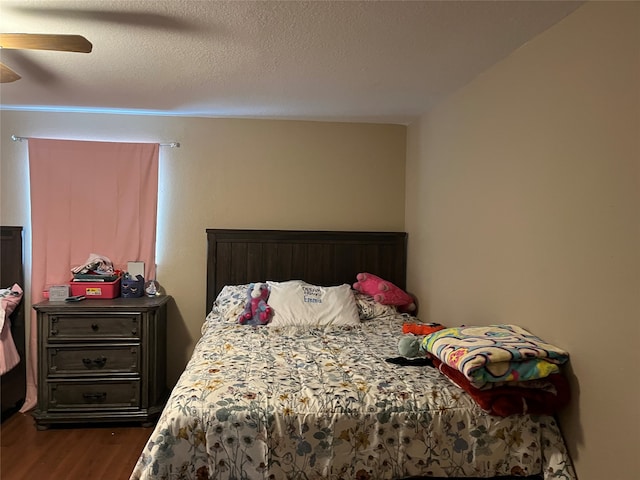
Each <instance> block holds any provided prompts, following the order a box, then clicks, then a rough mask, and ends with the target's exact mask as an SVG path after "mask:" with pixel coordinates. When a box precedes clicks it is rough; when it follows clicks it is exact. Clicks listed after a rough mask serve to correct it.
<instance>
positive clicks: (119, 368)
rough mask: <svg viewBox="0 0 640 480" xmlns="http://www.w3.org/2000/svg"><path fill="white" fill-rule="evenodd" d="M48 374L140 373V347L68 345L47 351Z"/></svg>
mask: <svg viewBox="0 0 640 480" xmlns="http://www.w3.org/2000/svg"><path fill="white" fill-rule="evenodd" d="M47 356H48V360H47V365H48V367H49V375H54V376H55V375H100V374H103V375H107V374H117V373H135V374H137V373H139V372H140V345H105V346H102V345H71V346H68V345H65V346H60V347H50V348H47Z"/></svg>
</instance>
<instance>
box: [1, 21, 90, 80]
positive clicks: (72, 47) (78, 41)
mask: <svg viewBox="0 0 640 480" xmlns="http://www.w3.org/2000/svg"><path fill="white" fill-rule="evenodd" d="M0 48H6V49H12V50H55V51H58V52H79V53H89V52H91V49H92V48H93V45H92V44H91V42H90V41H89V40H87V39H86V38H84V37H83V36H82V35H49V34H38V33H0ZM19 79H20V75H18V74H17V73H16V72H14V71H13V70H11V69H10V68H9V67H7V66H6V65H4V64H2V63H0V83H9V82H15V81H16V80H19Z"/></svg>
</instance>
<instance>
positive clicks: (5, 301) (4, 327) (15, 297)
mask: <svg viewBox="0 0 640 480" xmlns="http://www.w3.org/2000/svg"><path fill="white" fill-rule="evenodd" d="M10 292H14V294H12V293H10ZM21 300H22V288H20V285H18V284H17V283H14V284H13V286H12V287H11V288H10V289H6V290H5V291H3V292H2V294H0V303H1V305H2V308H0V375H4V374H5V373H7V372H8V371H9V370H11V369H12V368H13V367H15V366H16V365H17V364H18V363H19V362H20V355H19V354H18V350H17V349H16V344H15V342H14V341H13V335H11V320H9V316H10V315H11V313H13V311H14V310H15V309H16V307H17V306H18V304H19V303H20V301H21Z"/></svg>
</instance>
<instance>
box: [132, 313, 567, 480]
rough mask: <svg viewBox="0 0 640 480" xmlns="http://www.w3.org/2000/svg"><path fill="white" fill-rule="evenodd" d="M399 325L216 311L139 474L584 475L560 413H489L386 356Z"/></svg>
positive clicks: (304, 479) (439, 378)
mask: <svg viewBox="0 0 640 480" xmlns="http://www.w3.org/2000/svg"><path fill="white" fill-rule="evenodd" d="M401 325H402V317H389V316H387V317H384V318H377V319H373V320H365V321H362V323H361V325H359V326H356V327H339V328H336V327H333V328H332V329H318V328H305V329H300V328H295V329H294V328H288V329H278V328H273V327H268V326H266V327H265V326H259V327H251V326H241V325H237V324H236V323H234V322H229V321H224V320H222V319H218V318H216V317H215V316H211V315H210V316H209V317H208V318H207V323H206V328H204V329H203V330H204V333H203V336H202V338H201V339H200V341H199V342H198V344H197V346H196V348H195V351H194V354H193V356H192V358H191V360H190V362H189V364H188V366H187V368H186V369H185V371H184V373H183V374H182V376H181V378H180V379H179V381H178V384H177V385H176V387H175V388H174V390H173V392H172V394H171V396H170V398H169V400H168V403H167V405H166V407H165V409H164V411H163V413H162V415H161V417H160V419H159V421H158V424H157V426H156V427H155V430H154V431H153V433H152V434H151V436H150V439H149V441H148V443H147V445H146V446H145V448H144V450H143V452H142V454H141V456H140V458H139V460H138V462H137V465H136V466H135V469H134V471H133V473H132V475H131V480H151V479H162V480H169V479H171V480H187V479H195V480H205V479H221V480H222V479H224V480H239V479H274V480H284V479H300V480H313V479H321V478H322V479H336V480H337V479H345V480H346V479H354V480H368V479H371V480H385V479H400V478H403V477H408V476H440V477H465V476H469V477H491V476H499V475H533V474H538V473H544V478H545V479H566V480H574V479H575V473H574V470H573V467H572V465H571V462H570V460H569V457H568V454H567V451H566V448H565V445H564V441H563V439H562V437H561V434H560V431H559V428H558V425H557V424H556V421H555V420H554V418H553V417H550V416H530V415H513V416H509V417H505V418H503V417H496V416H491V415H488V414H486V413H484V412H483V411H482V410H481V409H480V408H479V407H478V406H477V405H476V404H475V403H474V401H473V400H472V398H471V397H470V396H469V395H468V394H466V393H465V392H464V391H463V390H462V389H460V388H459V387H457V386H456V385H454V384H453V383H452V382H450V381H449V380H448V379H447V377H445V376H444V375H442V374H441V373H440V372H439V371H438V370H437V369H435V368H432V367H429V366H415V365H411V366H403V365H398V364H394V363H391V362H386V361H385V359H387V358H392V357H397V356H398V352H397V342H398V339H399V338H400V336H401V335H402V333H401V332H402V329H401Z"/></svg>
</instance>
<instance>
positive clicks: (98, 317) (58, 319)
mask: <svg viewBox="0 0 640 480" xmlns="http://www.w3.org/2000/svg"><path fill="white" fill-rule="evenodd" d="M140 317H141V315H140V314H139V313H123V314H117V315H114V314H113V313H111V314H108V315H107V314H100V313H95V314H92V313H84V312H81V313H78V314H71V313H69V314H61V315H50V316H48V321H47V323H46V325H45V328H46V332H45V335H46V337H47V338H48V340H49V341H50V342H57V341H68V340H83V339H84V340H91V339H93V340H96V339H101V340H103V339H120V338H122V339H124V338H127V339H139V338H140Z"/></svg>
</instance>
